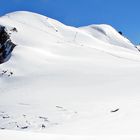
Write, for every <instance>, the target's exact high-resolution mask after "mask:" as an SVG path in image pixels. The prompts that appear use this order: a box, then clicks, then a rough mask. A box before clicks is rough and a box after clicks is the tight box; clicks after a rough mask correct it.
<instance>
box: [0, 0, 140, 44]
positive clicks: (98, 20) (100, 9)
mask: <svg viewBox="0 0 140 140" xmlns="http://www.w3.org/2000/svg"><path fill="white" fill-rule="evenodd" d="M139 5H140V0H29V1H27V0H1V3H0V15H1V16H2V15H4V14H7V13H10V12H13V11H20V10H21V11H23V10H24V11H31V12H36V13H39V14H43V15H46V16H48V17H51V18H54V19H56V20H59V21H60V22H62V23H64V24H67V25H70V26H75V27H79V26H86V25H90V24H110V25H112V26H113V27H114V28H116V29H117V30H118V31H122V32H123V34H124V35H125V36H126V37H127V38H128V39H130V40H131V41H132V42H133V43H135V44H139V43H140V28H139V26H140V18H139V16H138V14H139V13H140V8H139Z"/></svg>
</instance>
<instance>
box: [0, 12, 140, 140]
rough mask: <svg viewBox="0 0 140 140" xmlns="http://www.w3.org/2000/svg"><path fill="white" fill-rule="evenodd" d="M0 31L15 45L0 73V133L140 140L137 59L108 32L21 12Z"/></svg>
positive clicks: (9, 17) (0, 21)
mask: <svg viewBox="0 0 140 140" xmlns="http://www.w3.org/2000/svg"><path fill="white" fill-rule="evenodd" d="M0 25H2V26H5V27H6V28H7V31H8V32H9V33H10V34H11V35H10V36H11V39H12V41H13V42H14V43H16V44H17V46H16V47H15V49H14V51H13V52H12V57H11V59H10V60H9V61H8V62H6V63H3V64H2V65H0V97H1V98H0V129H10V130H22V131H29V130H30V131H41V132H42V131H43V132H47V133H51V134H54V133H55V134H64V135H65V134H69V135H84V136H86V135H91V136H93V135H96V136H98V135H113V137H114V138H115V136H117V135H127V134H129V135H132V136H134V135H138V134H139V130H140V121H139V117H140V110H139V108H138V107H139V106H140V95H139V92H140V87H139V83H140V74H139V70H140V53H139V51H138V50H137V48H136V47H135V46H134V45H133V44H132V43H131V42H130V41H129V40H128V39H126V38H125V37H123V36H122V35H120V34H119V33H118V32H117V31H116V30H115V29H114V28H113V27H111V26H109V25H91V26H87V27H80V28H75V27H70V26H66V25H64V24H62V23H60V22H58V21H56V20H54V19H51V18H49V17H46V16H42V15H39V14H35V13H31V12H24V11H21V12H14V13H10V14H7V15H5V16H3V17H1V18H0ZM13 28H16V29H17V31H18V32H11V29H13Z"/></svg>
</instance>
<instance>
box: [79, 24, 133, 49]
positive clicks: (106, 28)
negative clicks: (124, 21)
mask: <svg viewBox="0 0 140 140" xmlns="http://www.w3.org/2000/svg"><path fill="white" fill-rule="evenodd" d="M80 29H82V30H84V31H86V32H87V33H89V34H91V35H92V36H93V37H95V38H97V39H99V40H101V41H104V42H106V43H109V44H112V45H117V46H121V47H125V48H129V49H135V46H134V45H133V44H132V43H131V42H130V41H129V40H128V39H127V38H125V37H124V36H122V35H121V34H120V33H118V31H117V30H115V29H114V28H113V27H112V26H110V25H107V24H100V25H90V26H86V27H81V28H80Z"/></svg>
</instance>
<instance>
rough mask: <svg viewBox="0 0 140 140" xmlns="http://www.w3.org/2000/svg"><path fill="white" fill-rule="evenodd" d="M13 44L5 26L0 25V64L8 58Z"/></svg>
mask: <svg viewBox="0 0 140 140" xmlns="http://www.w3.org/2000/svg"><path fill="white" fill-rule="evenodd" d="M15 46H16V45H15V44H14V43H13V42H12V41H11V39H10V36H9V34H8V33H7V32H6V30H5V27H4V26H1V25H0V64H1V63H4V62H6V61H8V60H9V58H10V57H11V52H12V51H13V49H14V47H15Z"/></svg>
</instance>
